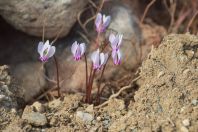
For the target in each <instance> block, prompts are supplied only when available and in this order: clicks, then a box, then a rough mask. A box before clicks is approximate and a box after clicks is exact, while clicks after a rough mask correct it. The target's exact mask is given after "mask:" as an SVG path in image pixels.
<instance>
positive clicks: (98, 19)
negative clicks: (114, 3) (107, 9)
mask: <svg viewBox="0 0 198 132" xmlns="http://www.w3.org/2000/svg"><path fill="white" fill-rule="evenodd" d="M101 23H102V14H101V13H98V14H97V16H96V20H95V25H96V28H99V26H100V24H101Z"/></svg>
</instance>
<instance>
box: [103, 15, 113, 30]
mask: <svg viewBox="0 0 198 132" xmlns="http://www.w3.org/2000/svg"><path fill="white" fill-rule="evenodd" d="M110 21H111V17H110V16H105V15H103V28H104V29H105V28H107V26H108V25H109V23H110Z"/></svg>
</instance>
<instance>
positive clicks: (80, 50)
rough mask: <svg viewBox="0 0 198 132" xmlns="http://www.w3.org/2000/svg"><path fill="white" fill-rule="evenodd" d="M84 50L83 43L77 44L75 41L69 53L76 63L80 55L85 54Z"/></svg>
mask: <svg viewBox="0 0 198 132" xmlns="http://www.w3.org/2000/svg"><path fill="white" fill-rule="evenodd" d="M85 50H86V46H85V44H84V43H81V44H79V43H77V41H75V42H74V43H73V44H72V47H71V52H72V54H73V56H74V59H75V60H76V61H78V60H80V59H81V57H82V55H83V54H84V53H85Z"/></svg>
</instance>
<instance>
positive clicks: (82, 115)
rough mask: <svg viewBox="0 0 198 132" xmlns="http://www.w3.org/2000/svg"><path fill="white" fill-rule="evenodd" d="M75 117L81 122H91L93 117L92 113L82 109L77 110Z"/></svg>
mask: <svg viewBox="0 0 198 132" xmlns="http://www.w3.org/2000/svg"><path fill="white" fill-rule="evenodd" d="M76 117H77V119H80V120H81V121H83V122H91V121H92V120H93V119H94V117H93V115H91V114H89V113H86V112H83V111H77V113H76Z"/></svg>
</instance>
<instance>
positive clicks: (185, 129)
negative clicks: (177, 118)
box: [180, 126, 189, 132]
mask: <svg viewBox="0 0 198 132" xmlns="http://www.w3.org/2000/svg"><path fill="white" fill-rule="evenodd" d="M180 130H181V132H189V131H188V129H187V128H186V127H185V126H182V127H181V128H180Z"/></svg>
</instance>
